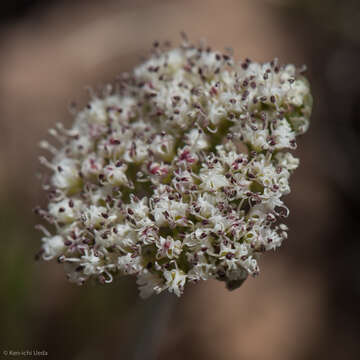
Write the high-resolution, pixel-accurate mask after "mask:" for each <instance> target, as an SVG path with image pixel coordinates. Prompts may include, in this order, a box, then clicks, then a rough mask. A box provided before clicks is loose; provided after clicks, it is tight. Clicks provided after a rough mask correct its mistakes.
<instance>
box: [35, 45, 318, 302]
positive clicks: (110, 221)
mask: <svg viewBox="0 0 360 360" xmlns="http://www.w3.org/2000/svg"><path fill="white" fill-rule="evenodd" d="M302 72H303V71H302V70H301V69H300V70H299V69H296V68H295V66H293V65H285V66H280V65H279V63H278V60H277V59H275V60H273V61H271V62H269V63H264V64H260V63H256V62H252V61H250V60H249V59H246V60H245V61H243V62H240V63H238V62H234V60H233V58H232V56H231V55H230V54H228V53H221V52H217V51H212V50H211V49H210V48H209V47H206V46H204V45H200V46H193V45H191V44H189V43H187V42H186V41H185V42H184V43H183V44H182V46H180V47H179V48H175V49H169V48H167V47H166V45H164V46H160V45H159V44H158V43H156V44H154V48H153V51H152V53H151V56H150V57H149V59H148V60H146V61H145V62H144V63H143V64H141V65H140V66H138V67H136V68H135V69H134V71H133V72H132V73H129V74H123V75H122V76H121V77H119V78H118V80H117V82H116V84H115V85H114V86H112V87H106V89H105V90H104V93H103V94H101V95H93V98H92V99H91V101H90V102H89V103H88V105H87V106H86V107H85V108H84V109H82V110H81V111H78V112H77V113H76V115H75V120H74V123H73V126H72V128H70V129H65V128H64V127H63V126H62V125H61V124H57V126H56V128H55V129H52V130H51V131H50V133H51V134H52V135H54V137H55V138H56V140H58V141H59V142H60V146H58V147H55V146H53V145H51V144H50V143H48V142H46V141H44V142H42V143H41V145H42V147H43V148H45V149H47V150H48V151H49V152H50V153H51V154H52V157H51V160H48V159H46V158H45V157H41V158H40V160H41V162H42V163H43V164H44V165H46V166H47V167H48V168H50V169H51V170H52V174H51V176H50V177H49V180H48V181H47V183H46V184H45V185H44V187H45V188H46V190H47V191H48V193H49V204H48V207H47V208H46V209H41V208H37V209H36V212H37V213H39V215H40V216H41V217H43V218H44V219H45V220H47V221H48V222H49V223H50V224H52V227H53V229H54V233H53V234H51V233H50V232H49V231H48V230H47V229H46V228H45V227H43V226H39V228H40V229H42V230H43V232H44V236H43V238H42V248H41V251H40V253H39V256H40V257H42V258H43V259H44V260H51V259H54V258H55V259H57V260H58V261H59V262H60V263H63V264H64V268H65V271H66V274H67V277H68V279H69V280H70V281H71V282H74V283H77V284H83V283H84V282H86V281H87V280H89V279H91V278H92V279H98V280H99V281H100V282H101V283H109V282H111V281H112V280H113V278H114V276H119V275H127V274H133V275H136V276H137V283H138V285H139V289H140V295H141V296H142V297H147V296H149V295H150V294H152V293H154V292H155V293H160V292H161V291H163V290H166V289H167V290H169V291H170V292H173V293H175V294H176V295H178V296H179V295H180V294H181V293H182V292H183V290H184V286H185V284H187V283H194V282H197V281H199V280H207V279H211V278H213V279H218V280H221V281H224V282H226V285H227V287H228V288H229V289H234V288H236V287H238V286H240V285H241V283H242V282H243V281H244V280H245V279H246V278H247V276H248V274H251V275H256V274H258V272H259V266H258V259H259V256H260V254H261V253H263V252H265V251H268V250H272V249H275V248H277V247H279V246H280V245H281V243H282V241H283V240H284V239H286V237H287V232H286V231H287V227H286V225H284V224H282V223H280V222H279V219H280V220H281V218H283V217H285V216H287V215H288V212H289V210H288V209H287V207H286V206H285V205H284V203H283V201H282V200H281V197H282V196H283V195H286V194H288V193H289V192H290V188H289V176H290V174H291V172H292V171H293V170H294V169H295V168H296V167H297V166H298V164H299V161H298V159H296V158H295V157H293V156H292V155H291V153H290V152H289V150H292V149H295V148H296V136H297V135H300V134H302V133H304V132H305V131H306V130H307V128H308V125H309V116H310V113H311V103H312V100H311V99H312V98H311V95H310V91H309V85H308V82H307V81H306V79H305V78H304V77H303V75H302Z"/></svg>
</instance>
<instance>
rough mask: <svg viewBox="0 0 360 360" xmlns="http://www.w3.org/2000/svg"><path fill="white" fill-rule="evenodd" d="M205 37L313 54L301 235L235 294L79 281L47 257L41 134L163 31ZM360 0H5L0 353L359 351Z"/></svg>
mask: <svg viewBox="0 0 360 360" xmlns="http://www.w3.org/2000/svg"><path fill="white" fill-rule="evenodd" d="M182 30H184V31H185V32H186V33H187V34H188V35H189V37H190V39H192V40H194V41H197V40H199V39H202V38H205V39H207V41H208V42H209V43H210V44H211V45H212V46H213V47H214V48H218V49H224V47H228V46H231V47H232V48H233V49H234V52H235V57H236V58H238V59H242V58H245V57H250V58H251V59H253V60H257V61H266V60H271V59H272V58H274V57H278V58H280V60H281V62H283V63H288V62H291V63H295V64H297V65H301V64H303V63H306V64H307V65H308V69H309V70H308V73H307V76H308V78H309V79H310V81H311V84H312V89H313V96H314V113H313V116H312V125H311V128H310V131H309V132H308V133H307V134H306V135H305V136H304V137H303V138H302V139H300V141H299V148H298V150H297V151H296V154H297V155H298V156H299V157H300V158H301V166H300V168H299V169H298V170H297V171H296V172H295V173H294V175H293V177H292V193H291V195H289V196H288V197H287V199H286V202H287V204H288V206H289V207H290V209H291V215H290V217H289V218H288V225H289V226H290V233H289V239H288V241H287V242H286V243H285V244H284V246H283V247H282V248H281V249H280V250H278V251H276V252H273V253H268V254H266V256H264V257H263V259H262V261H261V270H262V272H261V274H260V276H259V277H258V278H256V279H249V280H248V281H247V282H246V283H245V284H244V285H243V286H242V287H241V288H240V289H238V290H237V291H235V292H231V293H230V292H228V291H227V290H226V289H225V288H224V286H223V284H222V283H219V282H216V281H209V282H205V283H202V284H199V285H196V286H193V287H189V288H188V289H187V290H186V291H185V294H184V296H183V297H182V298H181V299H180V300H178V299H175V298H174V297H171V296H170V297H169V296H159V297H153V298H151V299H150V300H147V301H141V300H139V299H138V297H137V290H136V286H135V282H134V279H132V278H124V279H120V280H119V281H117V282H116V283H113V284H111V285H107V286H91V285H88V286H85V287H81V288H78V287H76V286H75V285H72V284H69V283H68V282H67V281H66V279H65V277H64V274H63V270H62V266H60V265H58V264H57V263H56V262H52V263H43V262H35V261H34V255H35V253H36V252H37V250H38V248H39V245H40V237H41V234H40V233H39V232H37V231H36V230H34V225H35V224H36V223H38V221H39V219H38V218H37V217H36V216H35V215H34V214H33V213H32V208H34V207H35V206H36V205H38V204H45V202H46V199H45V197H44V194H43V192H42V189H41V186H40V181H39V179H38V177H37V174H38V173H39V172H40V171H41V167H40V165H39V163H38V160H37V158H38V156H39V155H40V154H41V150H40V149H39V147H38V143H39V141H40V140H41V139H44V138H47V137H48V133H47V129H48V128H50V127H52V126H53V125H54V124H55V123H56V122H57V121H61V122H64V123H65V124H70V123H71V119H72V117H71V115H70V113H69V111H68V110H67V109H68V106H69V104H70V103H71V102H72V101H76V102H77V103H79V104H80V105H81V104H84V103H85V102H86V98H87V93H86V90H85V89H86V87H87V86H92V87H95V88H97V87H101V85H103V84H105V83H107V82H110V81H111V80H112V79H114V77H116V75H118V74H119V73H121V72H123V71H127V70H130V69H131V68H132V67H133V66H134V65H135V64H136V63H138V62H139V61H140V59H141V56H143V55H145V54H146V53H147V50H148V49H149V48H150V46H151V44H152V43H153V41H154V40H159V41H164V40H170V41H172V42H173V43H174V44H177V43H178V42H179V38H180V37H179V33H180V31H182ZM359 50H360V3H359V1H358V0H354V1H345V0H343V1H341V2H340V1H336V0H288V1H286V0H266V1H265V0H262V1H260V0H222V1H218V0H192V1H190V0H182V1H175V0H156V1H150V0H118V1H116V0H102V1H86V0H83V1H80V0H77V1H76V0H68V1H66V0H57V1H54V0H53V1H51V0H43V1H41V0H36V1H35V0H33V1H31V0H2V1H1V4H0V235H1V239H0V286H1V296H0V357H1V356H3V351H4V350H13V351H22V350H39V351H41V350H45V351H46V352H47V353H48V356H47V358H50V359H76V360H81V359H87V360H92V359H105V358H106V359H155V360H162V359H173V360H177V359H179V360H180V359H188V360H191V359H199V360H201V359H206V360H235V359H236V360H238V359H239V360H270V359H276V360H289V359H291V360H297V359H299V360H304V359H305V360H307V359H309V360H312V359H314V360H315V359H316V360H319V359H327V360H333V359H334V360H335V359H346V360H348V359H350V360H352V359H354V360H355V359H359V358H360V345H359V340H360V339H359V336H360V310H359V303H360V302H359V300H360V269H359V254H360V239H359V229H358V227H357V226H359V221H358V220H359V216H358V215H359V200H360V192H359V190H358V186H359V174H360V171H359V167H360V153H359V145H360V144H359V140H360V138H359V136H360V51H359Z"/></svg>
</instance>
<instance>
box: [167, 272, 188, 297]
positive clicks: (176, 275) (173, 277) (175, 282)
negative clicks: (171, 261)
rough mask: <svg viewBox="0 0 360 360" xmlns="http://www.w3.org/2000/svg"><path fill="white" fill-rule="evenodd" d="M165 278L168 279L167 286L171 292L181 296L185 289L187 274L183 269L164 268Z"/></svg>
mask: <svg viewBox="0 0 360 360" xmlns="http://www.w3.org/2000/svg"><path fill="white" fill-rule="evenodd" d="M164 278H165V281H166V287H167V288H168V289H169V291H170V292H173V293H174V294H175V295H177V296H180V295H181V294H182V292H183V291H184V286H185V282H186V275H185V273H184V272H183V271H182V270H179V269H173V270H170V271H168V270H164Z"/></svg>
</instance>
